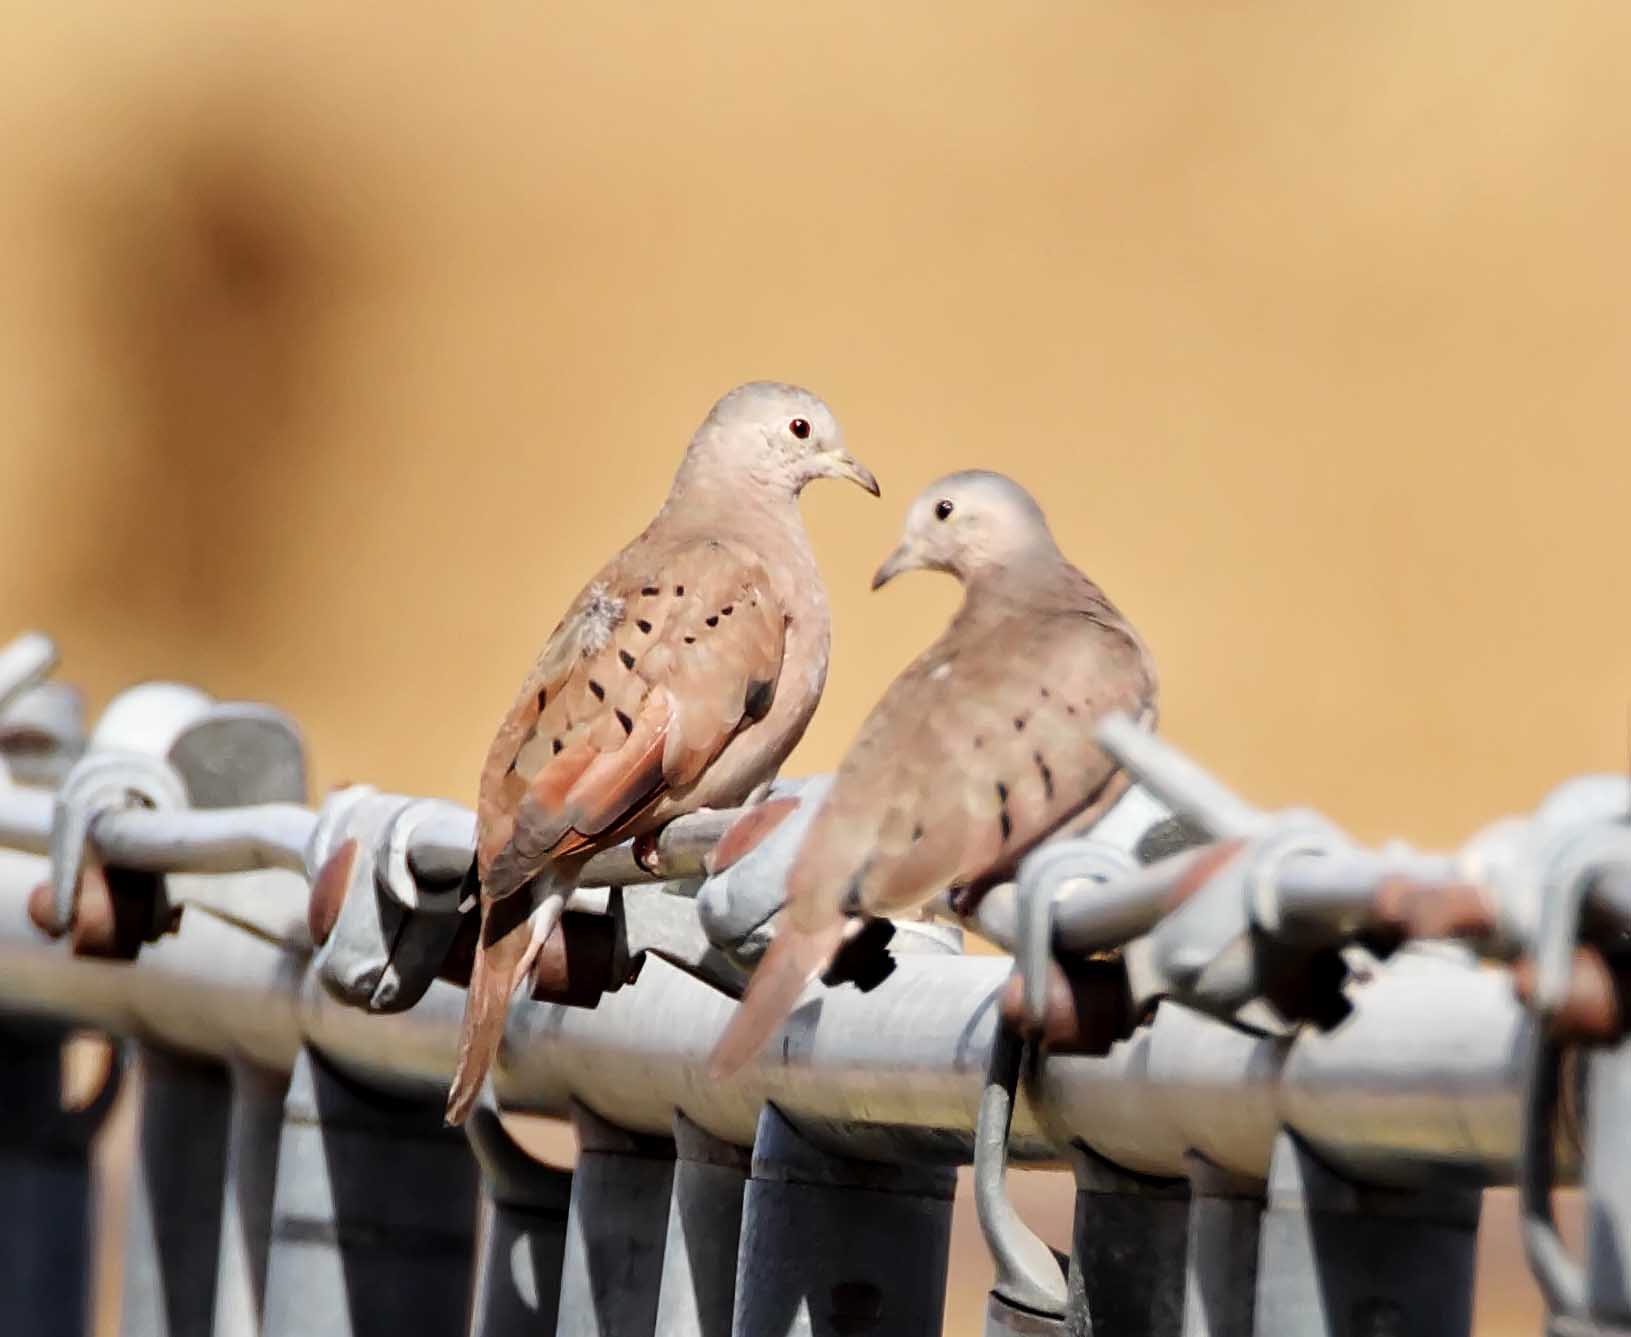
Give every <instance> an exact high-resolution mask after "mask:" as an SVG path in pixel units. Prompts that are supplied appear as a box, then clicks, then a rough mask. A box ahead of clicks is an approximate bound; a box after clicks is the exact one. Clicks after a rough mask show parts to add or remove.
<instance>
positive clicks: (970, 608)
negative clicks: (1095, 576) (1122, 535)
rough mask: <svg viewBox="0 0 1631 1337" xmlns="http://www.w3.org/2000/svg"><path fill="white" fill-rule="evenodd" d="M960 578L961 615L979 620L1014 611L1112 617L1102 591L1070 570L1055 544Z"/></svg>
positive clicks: (963, 574)
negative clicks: (1106, 614) (1104, 613)
mask: <svg viewBox="0 0 1631 1337" xmlns="http://www.w3.org/2000/svg"><path fill="white" fill-rule="evenodd" d="M961 576H962V581H963V612H964V613H965V614H966V615H968V616H969V617H970V618H972V619H975V620H978V619H979V618H981V617H982V616H983V615H984V614H985V613H987V612H991V611H995V612H999V613H1000V612H1004V611H1007V612H1012V611H1013V610H1014V609H1015V608H1033V609H1038V610H1041V611H1047V612H1065V611H1073V610H1081V611H1094V612H1097V611H1100V610H1108V611H1110V612H1114V608H1113V606H1112V605H1111V603H1110V600H1109V599H1108V598H1107V597H1106V596H1105V593H1104V591H1103V590H1101V589H1100V588H1099V587H1098V586H1097V585H1095V584H1094V583H1093V582H1092V581H1091V580H1089V579H1088V578H1087V577H1086V576H1084V575H1083V574H1082V573H1081V572H1080V571H1078V570H1077V569H1076V568H1075V567H1074V566H1072V565H1071V564H1070V562H1069V561H1068V560H1067V559H1066V557H1065V556H1064V554H1063V553H1061V552H1060V551H1059V550H1058V548H1056V547H1054V546H1053V545H1052V542H1051V540H1050V542H1049V544H1048V549H1047V550H1039V551H1037V552H1034V553H1026V554H1024V555H1023V556H1020V557H1016V558H1015V559H1013V560H1010V561H1005V562H991V563H988V564H985V565H982V566H979V567H977V568H975V569H973V570H969V571H964V572H962V573H961Z"/></svg>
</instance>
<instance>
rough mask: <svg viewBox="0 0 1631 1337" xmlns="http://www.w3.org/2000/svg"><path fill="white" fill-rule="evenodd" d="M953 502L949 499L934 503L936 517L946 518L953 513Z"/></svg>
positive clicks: (937, 518) (938, 518) (939, 518)
mask: <svg viewBox="0 0 1631 1337" xmlns="http://www.w3.org/2000/svg"><path fill="white" fill-rule="evenodd" d="M951 512H952V504H951V503H950V502H949V501H937V502H935V504H934V518H935V519H936V520H944V519H946V518H948V517H949V516H950V515H951Z"/></svg>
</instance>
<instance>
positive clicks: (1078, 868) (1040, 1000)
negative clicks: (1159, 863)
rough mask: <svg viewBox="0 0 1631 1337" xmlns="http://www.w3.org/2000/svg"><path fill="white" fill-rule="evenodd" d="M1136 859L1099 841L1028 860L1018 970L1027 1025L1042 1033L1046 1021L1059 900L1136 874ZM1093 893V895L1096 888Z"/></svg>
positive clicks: (1017, 938)
mask: <svg viewBox="0 0 1631 1337" xmlns="http://www.w3.org/2000/svg"><path fill="white" fill-rule="evenodd" d="M1133 867H1134V864H1133V860H1132V858H1131V857H1129V856H1128V855H1126V854H1124V853H1122V852H1121V851H1119V850H1117V849H1114V848H1112V847H1111V846H1109V845H1107V844H1104V843H1103V842H1101V841H1096V840H1071V841H1059V842H1056V843H1054V844H1051V845H1044V846H1043V847H1042V848H1041V849H1039V850H1037V851H1036V853H1034V854H1032V855H1031V856H1030V857H1029V858H1027V859H1026V860H1025V863H1024V865H1023V866H1022V867H1021V869H1020V872H1019V880H1018V884H1017V899H1018V903H1019V909H1018V914H1017V915H1016V917H1015V924H1014V929H1015V933H1014V971H1015V973H1016V974H1017V975H1018V976H1019V977H1020V981H1021V985H1020V997H1021V1006H1022V1012H1023V1017H1024V1025H1025V1028H1026V1030H1027V1031H1028V1032H1031V1033H1035V1032H1039V1031H1040V1030H1041V1029H1042V1027H1043V1024H1044V1022H1045V1020H1046V1017H1047V1008H1048V967H1049V965H1050V964H1051V963H1052V961H1053V928H1054V914H1055V910H1056V907H1057V905H1058V902H1059V899H1060V897H1062V896H1064V895H1065V894H1066V893H1067V892H1068V891H1069V890H1070V889H1071V888H1073V887H1076V886H1080V885H1082V884H1084V883H1087V884H1091V887H1092V888H1096V887H1098V886H1102V885H1103V884H1104V883H1107V882H1110V881H1113V880H1114V879H1116V878H1118V877H1121V876H1123V875H1124V874H1126V873H1129V872H1131V871H1132V870H1133ZM1088 894H1089V895H1091V894H1092V890H1091V888H1090V889H1089V890H1088Z"/></svg>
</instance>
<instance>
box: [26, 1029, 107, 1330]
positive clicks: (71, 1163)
mask: <svg viewBox="0 0 1631 1337" xmlns="http://www.w3.org/2000/svg"><path fill="white" fill-rule="evenodd" d="M66 1034H67V1032H66V1031H64V1030H63V1029H61V1028H60V1027H58V1026H56V1025H53V1024H50V1023H43V1022H35V1021H25V1020H23V1019H22V1018H20V1017H11V1018H7V1019H6V1022H5V1024H4V1026H3V1027H0V1073H4V1074H5V1076H4V1079H3V1081H4V1089H3V1095H0V1234H3V1236H4V1238H5V1247H4V1248H3V1249H0V1332H7V1333H13V1332H14V1333H28V1334H30V1335H31V1337H83V1334H84V1333H85V1332H86V1331H88V1324H87V1317H88V1311H89V1305H88V1303H87V1301H88V1299H89V1296H90V1294H91V1289H92V1287H91V1262H90V1260H91V1256H92V1250H91V1240H90V1196H91V1171H90V1151H91V1140H92V1138H94V1137H95V1135H96V1132H97V1130H98V1129H99V1128H100V1126H101V1124H102V1120H103V1118H104V1116H105V1115H106V1114H107V1111H108V1107H109V1106H110V1105H111V1104H112V1103H113V1095H114V1093H115V1092H116V1091H117V1090H118V1086H119V1068H118V1063H117V1056H116V1057H115V1062H114V1066H113V1067H112V1068H111V1069H110V1071H109V1072H108V1075H107V1079H106V1082H105V1083H104V1085H103V1088H102V1091H101V1092H100V1093H99V1094H98V1095H97V1096H96V1098H95V1099H94V1100H92V1101H91V1103H90V1104H89V1105H87V1106H86V1107H85V1108H84V1109H82V1110H74V1111H70V1110H65V1109H63V1108H62V1042H63V1040H64V1038H65V1037H66Z"/></svg>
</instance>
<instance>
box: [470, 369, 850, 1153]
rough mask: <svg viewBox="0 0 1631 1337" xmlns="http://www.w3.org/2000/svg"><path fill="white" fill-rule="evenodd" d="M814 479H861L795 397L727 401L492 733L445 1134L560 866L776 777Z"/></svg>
mask: <svg viewBox="0 0 1631 1337" xmlns="http://www.w3.org/2000/svg"><path fill="white" fill-rule="evenodd" d="M816 478H847V479H850V480H851V481H853V482H855V483H858V484H860V486H862V487H864V488H865V489H866V490H867V491H868V492H871V493H872V494H873V495H874V496H876V495H877V493H878V484H877V481H876V480H875V479H874V478H873V476H872V474H871V473H870V472H869V471H868V470H867V469H866V468H864V467H863V466H862V465H861V464H860V463H859V462H857V461H856V459H855V457H854V456H852V455H851V454H850V453H849V451H848V450H846V449H845V446H844V438H843V433H842V432H841V431H840V430H839V427H838V423H837V421H836V420H835V419H834V418H833V415H832V412H831V410H829V409H828V408H827V406H826V405H825V404H824V403H822V401H821V400H820V399H818V398H816V396H815V395H813V394H811V393H810V392H809V391H807V390H801V389H799V388H797V387H796V386H791V385H780V384H776V383H772V382H755V383H753V384H750V385H744V386H741V387H739V388H737V389H735V390H732V391H731V392H730V393H729V394H728V395H726V396H725V397H724V398H723V399H721V400H720V401H719V402H718V403H717V404H715V405H714V407H713V410H712V412H710V413H709V414H708V417H707V419H706V420H705V421H704V422H703V424H702V426H701V427H699V428H698V429H697V432H696V435H695V436H693V437H692V438H691V444H690V446H689V447H688V448H687V449H686V452H685V458H684V459H683V460H682V461H681V463H680V467H679V472H678V473H677V474H676V475H675V477H674V483H673V486H672V488H671V489H670V491H669V494H668V500H667V501H665V502H664V503H663V507H662V509H661V510H660V511H659V512H658V513H657V517H656V519H654V520H653V521H652V522H651V524H650V525H648V526H647V527H646V530H645V532H644V533H642V534H641V535H640V536H639V537H638V538H636V539H635V540H634V541H633V542H632V543H630V544H629V545H628V547H626V548H624V549H623V551H622V552H620V553H619V554H618V555H617V556H616V557H614V558H613V559H612V560H611V561H610V562H609V563H607V565H606V566H604V567H603V568H602V569H601V571H600V574H599V575H597V576H596V577H595V578H594V579H593V580H592V581H591V582H590V583H589V585H588V587H587V588H586V589H585V590H584V591H583V592H582V593H581V594H580V595H578V597H577V599H576V600H575V601H574V602H573V604H572V606H571V608H570V609H568V610H567V614H566V617H565V618H564V619H563V620H562V622H561V623H560V625H559V626H557V627H556V628H555V631H554V633H553V634H552V635H551V636H550V638H549V643H548V644H547V645H546V646H545V647H544V650H543V653H542V654H541V655H540V656H539V657H538V662H537V663H536V664H535V665H534V666H533V669H532V672H531V673H529V674H528V675H527V678H526V681H525V682H524V683H523V684H522V687H521V691H520V694H519V695H518V696H517V697H516V699H515V704H514V705H513V706H512V707H511V708H510V711H509V714H508V715H506V716H505V718H504V722H503V723H502V724H501V725H500V726H499V730H498V736H497V737H496V738H495V739H494V740H493V745H492V748H491V749H490V750H489V752H488V754H487V761H486V764H485V765H484V766H483V768H482V774H481V785H480V794H479V799H478V803H477V812H476V861H475V865H474V867H473V870H472V875H473V877H478V878H479V880H480V884H481V895H480V905H481V915H482V924H481V934H480V938H479V943H478V946H477V949H476V959H475V966H474V969H473V970H472V972H471V977H470V990H469V995H468V997H467V999H466V1002H465V1013H464V1026H463V1030H462V1033H461V1035H460V1037H459V1057H458V1066H457V1069H456V1071H455V1072H454V1075H453V1085H452V1089H451V1091H450V1092H449V1095H448V1104H447V1119H448V1122H449V1123H459V1122H461V1121H462V1120H463V1119H464V1117H465V1115H466V1114H467V1113H468V1112H469V1110H470V1108H471V1105H472V1103H473V1102H474V1101H475V1099H476V1097H477V1095H478V1093H479V1092H480V1089H481V1085H482V1082H483V1080H484V1078H485V1075H486V1072H487V1069H488V1067H489V1066H490V1065H491V1063H492V1061H493V1058H494V1055H495V1054H496V1053H497V1050H498V1046H499V1043H500V1041H501V1039H502V1037H503V1032H504V1022H505V1018H506V1015H507V1013H508V1010H509V1002H510V997H511V995H512V994H513V993H514V991H515V989H516V987H517V986H518V985H519V984H520V983H521V981H522V980H523V979H525V978H526V977H527V976H528V975H529V973H530V971H531V968H532V966H533V963H534V961H535V959H536V956H537V952H538V949H539V948H540V947H541V946H542V944H543V942H544V940H545V939H546V938H547V937H548V936H549V933H550V931H551V930H552V929H553V927H554V925H555V922H556V920H557V918H558V917H559V915H560V911H561V907H562V906H563V905H564V903H565V900H566V897H567V896H568V894H570V892H571V890H572V888H573V886H574V883H575V881H576V878H577V874H578V870H579V869H580V868H581V867H582V865H583V863H584V862H585V861H586V860H587V859H588V858H589V857H590V856H591V855H592V854H594V853H595V852H596V851H598V850H601V849H604V848H606V847H608V846H610V845H614V844H617V843H618V842H620V841H623V840H626V839H628V838H629V837H631V836H640V835H643V834H647V833H649V832H652V831H654V830H656V829H657V828H658V827H660V826H661V825H662V824H663V823H665V822H667V821H669V820H670V819H672V818H674V817H677V816H679V815H680V814H681V813H685V812H691V811H693V810H695V809H697V808H703V807H728V806H731V805H734V804H738V803H740V802H742V800H743V799H745V798H746V797H747V796H748V794H749V792H750V791H751V790H753V789H754V787H755V786H757V785H758V784H759V783H760V782H761V781H764V780H768V779H770V778H771V777H772V776H774V775H775V773H776V770H777V768H778V767H779V766H780V765H781V763H782V762H783V761H784V760H785V759H786V757H787V754H788V753H789V752H790V751H791V750H792V748H793V745H794V744H795V743H796V742H798V739H799V736H800V735H801V734H802V733H803V732H804V728H805V725H806V724H808V723H809V720H810V716H811V714H812V713H813V712H814V710H815V708H816V703H817V701H818V700H819V699H820V696H821V689H822V685H823V684H824V682H825V681H826V676H827V652H828V645H829V641H830V637H831V622H830V617H829V613H828V608H827V597H826V592H825V590H824V589H823V587H822V583H821V575H820V572H819V571H818V570H817V568H816V562H815V556H814V554H813V553H812V552H811V551H810V543H809V538H808V536H807V535H806V533H805V531H804V525H803V521H802V520H801V518H800V516H799V509H798V496H799V493H800V491H801V490H802V489H803V487H804V485H805V484H806V483H808V482H810V481H811V480H813V479H816Z"/></svg>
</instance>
